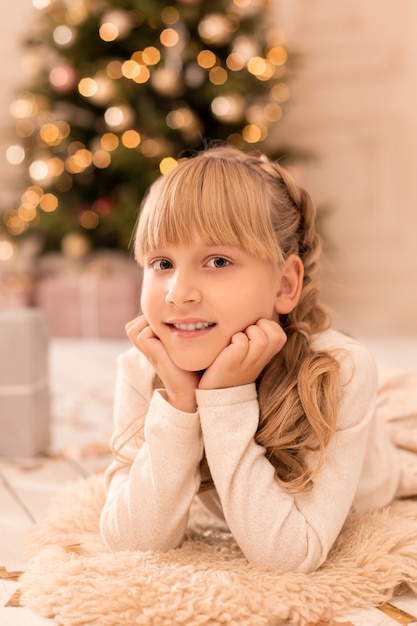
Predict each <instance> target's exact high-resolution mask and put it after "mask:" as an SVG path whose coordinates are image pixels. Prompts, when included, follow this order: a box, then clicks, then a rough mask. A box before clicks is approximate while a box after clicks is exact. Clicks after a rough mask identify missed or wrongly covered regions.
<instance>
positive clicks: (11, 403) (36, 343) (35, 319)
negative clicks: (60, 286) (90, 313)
mask: <svg viewBox="0 0 417 626" xmlns="http://www.w3.org/2000/svg"><path fill="white" fill-rule="evenodd" d="M49 442H50V401H49V381H48V327H47V319H46V315H45V313H44V312H43V311H41V310H39V309H31V308H20V309H5V310H3V311H0V455H1V456H18V457H19V456H22V457H25V456H33V455H36V454H40V453H43V452H46V451H47V448H48V445H49Z"/></svg>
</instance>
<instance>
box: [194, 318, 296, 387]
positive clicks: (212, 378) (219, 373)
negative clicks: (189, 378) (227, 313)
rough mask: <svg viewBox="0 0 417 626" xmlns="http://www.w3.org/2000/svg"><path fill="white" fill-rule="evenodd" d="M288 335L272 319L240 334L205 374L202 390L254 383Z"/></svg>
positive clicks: (201, 381) (260, 322) (259, 322)
mask: <svg viewBox="0 0 417 626" xmlns="http://www.w3.org/2000/svg"><path fill="white" fill-rule="evenodd" d="M286 341H287V336H286V334H285V332H284V331H283V329H282V328H281V326H280V325H279V324H278V323H277V322H275V321H272V320H267V319H260V320H258V321H257V322H256V324H253V325H251V326H248V328H246V330H245V331H243V332H240V333H236V334H235V335H233V337H232V338H231V340H230V344H229V345H228V346H227V347H226V348H224V350H222V351H221V352H220V354H219V355H218V356H217V357H216V359H215V360H214V361H213V363H212V364H211V365H210V367H208V368H207V370H206V371H205V372H204V374H203V376H202V377H201V380H200V382H199V384H198V388H199V389H222V388H225V387H237V386H239V385H246V384H248V383H253V382H255V381H256V379H257V378H258V376H259V374H260V373H261V372H262V370H263V369H264V367H265V365H266V364H267V363H269V361H270V360H271V359H272V357H273V356H275V354H277V353H278V352H279V351H280V350H281V349H282V348H283V346H284V345H285V343H286Z"/></svg>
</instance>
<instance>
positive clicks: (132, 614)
mask: <svg viewBox="0 0 417 626" xmlns="http://www.w3.org/2000/svg"><path fill="white" fill-rule="evenodd" d="M103 500H104V492H103V488H102V481H101V478H100V477H97V476H94V477H91V478H88V479H87V480H83V481H80V482H77V483H74V484H71V485H69V486H68V487H67V488H66V490H65V491H64V492H63V493H61V494H60V496H59V498H58V499H57V500H56V502H55V504H54V508H53V509H52V510H51V512H50V514H49V516H48V517H47V518H46V519H45V520H44V521H42V522H41V523H40V524H39V525H38V526H37V527H36V529H35V531H34V532H33V533H32V535H31V537H30V542H29V555H28V559H29V560H28V567H27V570H26V572H25V574H24V575H23V576H22V578H21V591H22V600H23V603H24V604H25V605H27V606H29V607H31V608H32V609H34V610H35V611H37V612H38V613H40V614H42V615H43V616H47V617H55V618H56V620H57V622H58V623H59V624H63V625H65V626H75V625H81V624H94V625H95V626H116V625H117V626H132V625H137V626H165V625H166V626H175V625H179V624H182V625H186V626H203V625H204V626H206V625H220V624H225V625H226V624H228V625H239V626H267V625H268V626H272V625H274V626H277V625H280V624H296V625H299V626H302V625H305V624H307V623H309V622H316V621H317V620H318V619H319V618H320V616H321V615H322V614H323V613H324V612H325V611H326V609H328V608H329V607H331V608H332V609H333V610H334V611H336V612H340V613H345V612H347V611H348V610H349V609H352V608H356V607H370V606H376V605H378V604H380V603H383V602H385V601H387V600H389V599H390V598H391V597H392V595H393V594H394V591H395V590H396V589H398V587H399V586H407V585H408V586H409V587H411V588H412V589H413V590H414V591H417V502H415V501H411V500H409V501H402V502H396V503H394V504H393V505H392V506H391V507H390V508H389V509H386V510H384V511H378V512H376V513H373V514H369V515H363V516H351V517H350V519H349V520H348V522H347V523H346V526H345V528H344V529H343V532H342V533H341V535H340V537H339V540H338V541H337V543H336V545H335V546H334V548H333V550H332V552H331V554H330V556H329V558H328V560H327V562H326V563H325V564H324V565H323V567H322V568H320V570H318V571H317V572H314V573H312V574H309V575H304V574H279V573H274V572H270V571H266V570H264V569H261V568H259V567H255V566H252V565H250V564H248V562H247V561H246V559H245V558H244V557H243V556H242V554H241V552H240V550H239V548H238V547H237V545H236V543H235V542H234V541H233V539H232V537H231V536H230V534H228V533H227V532H226V531H224V530H222V529H221V527H219V526H218V525H217V526H216V524H214V522H213V520H212V518H211V517H209V516H208V515H207V514H206V513H205V512H203V510H202V509H201V508H199V507H198V506H197V505H196V506H195V508H194V509H193V511H192V515H191V520H190V529H189V533H188V534H187V539H186V541H185V542H184V543H183V545H182V547H181V548H179V549H177V550H172V551H170V552H168V553H166V554H160V553H152V552H145V553H140V552H120V553H116V554H109V553H107V552H105V550H104V548H103V545H102V543H101V541H100V537H99V534H98V520H99V514H100V510H101V507H102V503H103ZM207 525H208V527H209V529H208V530H207Z"/></svg>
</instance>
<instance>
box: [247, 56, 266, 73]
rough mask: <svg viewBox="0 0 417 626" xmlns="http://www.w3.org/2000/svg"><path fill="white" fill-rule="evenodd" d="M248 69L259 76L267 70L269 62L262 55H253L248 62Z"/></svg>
mask: <svg viewBox="0 0 417 626" xmlns="http://www.w3.org/2000/svg"><path fill="white" fill-rule="evenodd" d="M247 68H248V71H249V72H250V73H251V74H253V75H254V76H259V75H260V74H263V73H264V72H265V71H266V68H267V63H266V60H265V59H263V58H262V57H258V56H257V57H252V58H251V59H249V61H248V63H247Z"/></svg>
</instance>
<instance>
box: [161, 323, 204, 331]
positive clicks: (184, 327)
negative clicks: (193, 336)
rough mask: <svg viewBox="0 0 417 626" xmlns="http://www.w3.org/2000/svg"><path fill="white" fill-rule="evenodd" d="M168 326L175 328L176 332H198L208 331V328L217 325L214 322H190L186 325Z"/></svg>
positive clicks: (175, 324) (174, 324)
mask: <svg viewBox="0 0 417 626" xmlns="http://www.w3.org/2000/svg"><path fill="white" fill-rule="evenodd" d="M168 326H171V327H172V328H175V329H176V330H183V331H196V330H206V329H207V328H212V327H213V326H215V324H214V323H213V322H188V323H186V324H177V323H173V324H168Z"/></svg>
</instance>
